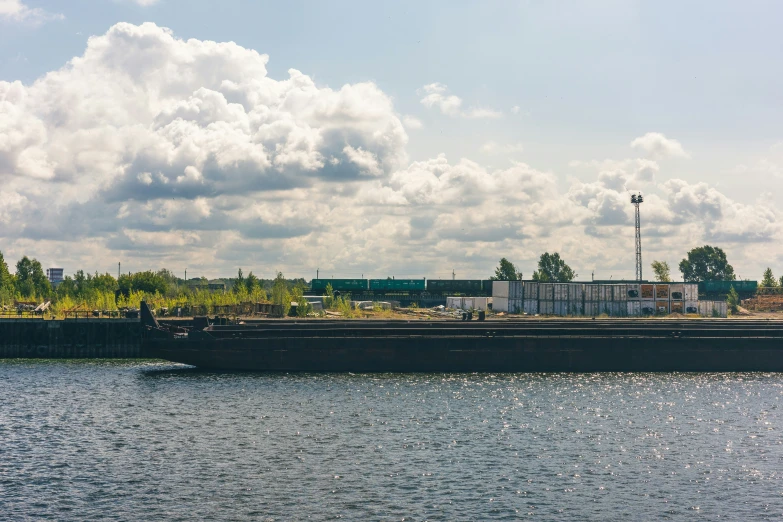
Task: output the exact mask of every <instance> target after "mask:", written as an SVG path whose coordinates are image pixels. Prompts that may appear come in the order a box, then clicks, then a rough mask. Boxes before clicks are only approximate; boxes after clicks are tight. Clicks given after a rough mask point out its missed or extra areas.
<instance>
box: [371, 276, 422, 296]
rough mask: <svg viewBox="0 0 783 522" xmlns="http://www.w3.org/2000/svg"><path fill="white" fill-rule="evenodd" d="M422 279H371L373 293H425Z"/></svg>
mask: <svg viewBox="0 0 783 522" xmlns="http://www.w3.org/2000/svg"><path fill="white" fill-rule="evenodd" d="M424 290H425V282H424V278H422V279H370V291H371V292H409V293H410V292H423V291H424Z"/></svg>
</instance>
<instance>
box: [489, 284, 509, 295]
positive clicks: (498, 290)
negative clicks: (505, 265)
mask: <svg viewBox="0 0 783 522" xmlns="http://www.w3.org/2000/svg"><path fill="white" fill-rule="evenodd" d="M508 283H509V281H492V297H505V298H508Z"/></svg>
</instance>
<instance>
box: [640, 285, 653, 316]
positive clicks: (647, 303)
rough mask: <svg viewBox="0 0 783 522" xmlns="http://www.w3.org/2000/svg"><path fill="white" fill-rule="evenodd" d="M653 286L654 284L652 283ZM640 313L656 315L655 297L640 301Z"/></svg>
mask: <svg viewBox="0 0 783 522" xmlns="http://www.w3.org/2000/svg"><path fill="white" fill-rule="evenodd" d="M650 286H652V285H650ZM640 303H641V304H640V306H641V309H640V315H655V300H654V299H642V300H641V301H640Z"/></svg>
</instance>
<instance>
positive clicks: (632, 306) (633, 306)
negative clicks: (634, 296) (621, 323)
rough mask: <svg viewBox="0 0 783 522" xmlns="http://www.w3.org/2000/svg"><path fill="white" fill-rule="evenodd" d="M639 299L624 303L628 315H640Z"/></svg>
mask: <svg viewBox="0 0 783 522" xmlns="http://www.w3.org/2000/svg"><path fill="white" fill-rule="evenodd" d="M641 304H642V303H641V302H640V301H628V302H627V303H626V305H627V306H626V310H627V313H628V317H639V316H640V315H642V306H641Z"/></svg>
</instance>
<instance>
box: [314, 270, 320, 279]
mask: <svg viewBox="0 0 783 522" xmlns="http://www.w3.org/2000/svg"><path fill="white" fill-rule="evenodd" d="M320 273H321V271H320V270H319V269H318V268H316V269H315V278H316V279H321V278H320V277H318V274H320Z"/></svg>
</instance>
